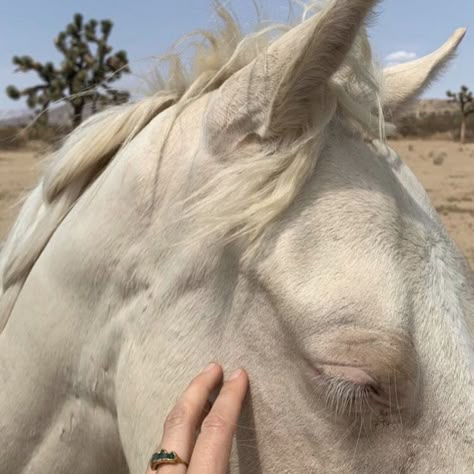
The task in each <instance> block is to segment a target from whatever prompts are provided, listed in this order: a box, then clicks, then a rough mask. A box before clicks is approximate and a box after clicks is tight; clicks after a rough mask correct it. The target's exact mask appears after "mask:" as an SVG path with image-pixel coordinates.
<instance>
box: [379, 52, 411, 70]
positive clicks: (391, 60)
mask: <svg viewBox="0 0 474 474" xmlns="http://www.w3.org/2000/svg"><path fill="white" fill-rule="evenodd" d="M413 59H416V53H414V52H411V51H394V52H393V53H390V54H389V55H388V56H386V57H385V60H384V61H385V64H386V65H387V66H395V65H397V64H400V63H405V62H407V61H412V60H413Z"/></svg>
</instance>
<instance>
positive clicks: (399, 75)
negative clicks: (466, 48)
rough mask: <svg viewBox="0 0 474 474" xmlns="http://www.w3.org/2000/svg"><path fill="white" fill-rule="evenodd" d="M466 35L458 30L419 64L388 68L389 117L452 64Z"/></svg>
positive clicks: (385, 104) (386, 106) (385, 98)
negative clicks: (450, 61) (451, 60)
mask: <svg viewBox="0 0 474 474" xmlns="http://www.w3.org/2000/svg"><path fill="white" fill-rule="evenodd" d="M465 32H466V29H465V28H459V29H457V30H456V31H455V32H454V33H453V34H452V36H451V37H450V38H449V39H448V41H446V43H444V44H443V46H441V47H440V48H439V49H437V50H436V51H434V52H433V53H431V54H428V55H427V56H424V57H422V58H420V59H416V60H415V61H410V62H408V63H403V64H399V65H397V66H392V67H388V68H386V69H384V71H383V76H384V86H383V94H382V102H383V107H384V110H385V111H387V112H388V113H389V114H390V113H393V112H396V111H397V110H398V109H400V108H402V107H403V106H404V105H406V104H408V103H409V102H410V101H412V100H413V99H416V97H418V96H419V95H420V94H421V93H422V92H423V91H424V90H425V89H426V87H428V86H429V84H430V83H431V82H432V81H433V80H434V79H435V78H436V77H437V76H438V75H439V74H440V72H441V71H442V70H443V69H444V68H445V67H446V66H447V65H448V63H449V60H450V59H451V58H452V57H453V56H454V53H455V51H456V48H457V46H458V45H459V43H460V42H461V40H462V39H463V37H464V34H465Z"/></svg>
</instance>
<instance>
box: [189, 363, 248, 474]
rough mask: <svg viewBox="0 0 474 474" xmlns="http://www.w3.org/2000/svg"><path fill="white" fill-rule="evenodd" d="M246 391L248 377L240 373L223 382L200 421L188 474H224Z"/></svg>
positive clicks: (244, 373) (240, 371) (241, 371)
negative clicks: (209, 409) (211, 404)
mask: <svg viewBox="0 0 474 474" xmlns="http://www.w3.org/2000/svg"><path fill="white" fill-rule="evenodd" d="M247 388H248V376H247V374H246V372H244V371H243V370H238V371H237V372H234V374H232V375H231V377H230V378H229V379H228V380H227V381H226V382H224V385H223V387H222V389H221V391H220V393H219V396H218V397H217V399H216V401H215V402H214V405H213V406H212V409H211V411H210V412H209V414H208V415H207V416H206V418H205V419H204V421H203V422H202V425H201V433H200V434H199V436H198V439H197V441H196V445H195V447H194V451H193V455H192V458H191V462H190V464H189V470H188V474H199V473H203V472H205V473H206V474H225V473H226V472H227V470H228V467H229V457H230V450H231V447H232V438H233V436H234V433H235V429H236V427H237V421H238V419H239V415H240V410H241V408H242V402H243V400H244V397H245V394H246V392H247Z"/></svg>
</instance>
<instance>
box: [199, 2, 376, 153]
mask: <svg viewBox="0 0 474 474" xmlns="http://www.w3.org/2000/svg"><path fill="white" fill-rule="evenodd" d="M375 3H376V0H333V1H332V2H331V3H330V4H329V6H327V7H326V8H325V9H324V10H322V11H321V12H320V13H319V14H317V15H315V16H313V17H311V18H310V19H308V20H306V21H305V22H303V23H301V24H300V25H298V26H297V27H295V28H293V29H292V30H290V31H289V32H288V33H286V34H285V35H283V36H282V37H281V38H279V39H278V40H277V41H275V42H274V43H273V44H272V45H271V46H270V47H269V48H268V50H267V51H266V52H265V53H263V54H261V55H259V56H258V57H257V58H256V59H255V60H254V61H252V62H251V63H250V64H248V65H247V66H246V67H244V68H243V69H241V70H240V71H239V72H237V73H236V74H234V75H233V76H231V77H230V78H229V79H228V80H227V81H226V82H225V83H224V84H223V85H222V86H221V88H220V89H219V91H218V92H217V93H216V94H215V95H214V97H213V99H212V102H211V104H210V108H209V109H208V114H207V118H208V125H209V131H210V134H211V136H210V137H208V143H210V144H211V145H215V144H216V141H217V142H222V143H223V144H227V146H228V145H229V143H231V142H232V141H234V138H236V137H235V135H237V136H238V137H240V138H242V135H247V134H250V133H255V134H258V135H260V136H261V137H267V136H274V135H279V134H281V133H286V132H295V131H296V132H298V131H299V130H302V129H304V128H305V127H306V126H307V124H308V120H309V119H310V116H311V112H312V109H313V108H314V103H315V102H316V101H318V99H319V100H324V99H325V97H324V96H325V94H324V92H325V90H326V85H327V84H328V81H329V79H330V78H331V76H332V75H333V74H334V73H335V72H336V71H337V70H338V69H339V67H340V66H341V64H342V62H343V61H344V59H345V57H346V55H347V53H348V52H349V50H350V48H351V46H352V44H353V41H354V39H355V37H356V35H357V33H358V32H359V29H360V27H361V26H362V24H363V23H364V20H365V18H366V17H367V15H368V13H369V11H370V9H371V8H372V7H373V5H374V4H375ZM213 132H214V133H213ZM232 135H234V136H232ZM212 141H214V143H212Z"/></svg>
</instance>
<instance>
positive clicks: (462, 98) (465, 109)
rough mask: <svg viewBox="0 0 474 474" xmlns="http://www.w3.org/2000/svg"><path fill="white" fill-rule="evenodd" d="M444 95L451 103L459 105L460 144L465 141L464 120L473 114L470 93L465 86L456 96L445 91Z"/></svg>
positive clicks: (473, 109) (473, 103)
mask: <svg viewBox="0 0 474 474" xmlns="http://www.w3.org/2000/svg"><path fill="white" fill-rule="evenodd" d="M446 95H447V96H448V97H449V98H450V99H451V100H452V101H453V102H457V103H458V104H459V107H460V109H461V132H460V138H461V143H464V142H465V141H466V119H467V116H468V115H470V114H474V102H473V100H472V92H471V91H470V90H469V88H468V87H466V86H461V89H460V91H459V92H458V93H457V94H456V93H455V92H451V91H447V92H446Z"/></svg>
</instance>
